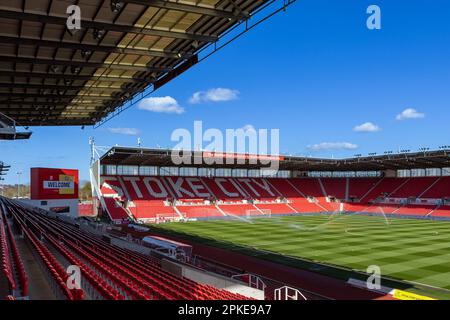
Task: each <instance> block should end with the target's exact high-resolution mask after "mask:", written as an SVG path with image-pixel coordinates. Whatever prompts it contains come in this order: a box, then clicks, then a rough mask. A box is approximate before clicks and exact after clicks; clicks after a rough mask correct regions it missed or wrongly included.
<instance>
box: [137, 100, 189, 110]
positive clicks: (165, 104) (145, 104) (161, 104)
mask: <svg viewBox="0 0 450 320" xmlns="http://www.w3.org/2000/svg"><path fill="white" fill-rule="evenodd" d="M138 108H139V109H141V110H147V111H152V112H160V113H176V114H181V113H183V112H184V108H182V107H180V105H179V104H178V101H177V100H175V99H174V98H172V97H170V96H166V97H152V98H146V99H142V100H141V102H139V104H138Z"/></svg>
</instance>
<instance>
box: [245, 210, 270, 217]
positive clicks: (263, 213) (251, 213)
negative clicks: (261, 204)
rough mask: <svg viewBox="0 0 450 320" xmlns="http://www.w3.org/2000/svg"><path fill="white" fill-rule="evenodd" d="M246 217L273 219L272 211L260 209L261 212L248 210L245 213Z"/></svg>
mask: <svg viewBox="0 0 450 320" xmlns="http://www.w3.org/2000/svg"><path fill="white" fill-rule="evenodd" d="M245 216H246V217H247V218H251V217H261V216H264V217H268V218H270V217H272V210H270V209H260V210H246V211H245Z"/></svg>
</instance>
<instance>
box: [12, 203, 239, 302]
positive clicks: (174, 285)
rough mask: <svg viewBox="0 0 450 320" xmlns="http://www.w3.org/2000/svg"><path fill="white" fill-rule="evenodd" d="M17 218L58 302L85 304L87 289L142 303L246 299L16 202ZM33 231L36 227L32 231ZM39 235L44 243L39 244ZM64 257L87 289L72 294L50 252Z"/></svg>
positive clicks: (94, 294) (91, 293) (98, 294)
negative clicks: (171, 270) (82, 301)
mask: <svg viewBox="0 0 450 320" xmlns="http://www.w3.org/2000/svg"><path fill="white" fill-rule="evenodd" d="M8 206H10V207H11V208H13V209H12V210H13V217H14V219H15V221H16V222H17V223H18V224H19V225H20V226H21V228H22V230H23V232H24V234H25V235H26V237H27V239H28V240H29V241H30V243H31V245H32V246H33V249H34V250H35V252H36V253H37V254H38V256H39V258H40V260H41V261H42V264H43V265H44V266H45V268H47V269H46V270H48V273H49V275H50V276H51V279H52V281H54V282H55V283H56V284H57V288H58V289H59V291H58V292H59V293H60V294H61V295H60V296H59V297H60V298H62V297H64V298H65V299H70V300H72V299H82V298H83V296H84V290H86V292H88V293H89V296H90V297H91V298H98V299H140V300H166V299H168V300H247V299H248V298H246V297H243V296H241V295H238V294H232V293H229V292H227V291H223V290H219V289H216V288H214V287H211V286H208V285H202V284H198V283H195V282H194V281H191V280H189V279H185V278H179V277H177V276H175V275H173V274H171V273H169V272H167V271H164V270H162V269H161V267H160V266H159V265H158V264H157V263H155V261H154V259H152V258H150V257H148V256H145V255H142V254H139V253H136V252H133V251H129V250H126V249H121V248H118V247H115V246H113V245H110V244H108V243H106V242H104V241H102V240H100V239H99V238H96V237H94V236H92V235H90V234H89V233H87V232H84V231H80V230H79V229H77V228H75V227H73V226H72V225H70V224H67V223H64V222H62V221H60V220H56V219H53V218H50V217H48V216H46V215H43V214H41V213H40V212H37V211H33V212H32V211H30V210H28V209H25V208H23V207H21V206H20V205H17V204H15V203H11V202H9V203H8ZM28 226H33V228H28ZM35 232H37V233H39V234H40V236H41V237H43V238H45V239H46V243H48V244H47V245H46V246H45V245H44V244H43V243H41V242H39V241H38V240H37V238H36V235H35ZM47 246H51V247H52V248H53V250H56V251H58V252H59V253H60V255H61V256H62V257H64V259H66V260H67V262H68V263H70V264H75V265H77V266H79V267H80V269H81V270H82V271H83V272H82V275H83V277H84V280H86V281H82V283H83V290H81V289H72V290H69V289H68V287H67V286H66V280H67V274H66V273H65V271H64V269H63V268H62V266H61V264H60V262H59V261H57V260H56V258H55V257H54V256H53V254H51V253H50V251H49V248H48V247H47Z"/></svg>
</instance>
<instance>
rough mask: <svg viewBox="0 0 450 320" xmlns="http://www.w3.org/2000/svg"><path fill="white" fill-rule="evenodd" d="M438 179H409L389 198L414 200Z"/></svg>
mask: <svg viewBox="0 0 450 320" xmlns="http://www.w3.org/2000/svg"><path fill="white" fill-rule="evenodd" d="M437 180H438V178H436V177H423V178H414V179H409V180H408V181H407V182H406V183H405V184H403V185H402V186H401V187H400V188H398V189H397V190H395V191H394V192H393V193H392V194H391V195H390V197H391V198H410V197H412V198H416V197H419V196H421V195H422V194H423V193H424V192H425V191H426V190H427V189H428V188H430V187H431V186H432V185H433V184H434V183H435V182H436V181H437Z"/></svg>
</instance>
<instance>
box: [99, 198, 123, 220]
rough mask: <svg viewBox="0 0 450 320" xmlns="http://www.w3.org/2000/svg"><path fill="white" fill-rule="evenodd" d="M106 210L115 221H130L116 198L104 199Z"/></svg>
mask: <svg viewBox="0 0 450 320" xmlns="http://www.w3.org/2000/svg"><path fill="white" fill-rule="evenodd" d="M103 200H104V201H105V204H106V210H107V212H108V214H109V217H110V218H111V220H113V221H123V220H127V219H128V214H127V212H126V210H125V209H124V208H123V207H122V206H121V205H120V204H119V203H118V202H117V200H116V199H114V198H103Z"/></svg>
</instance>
